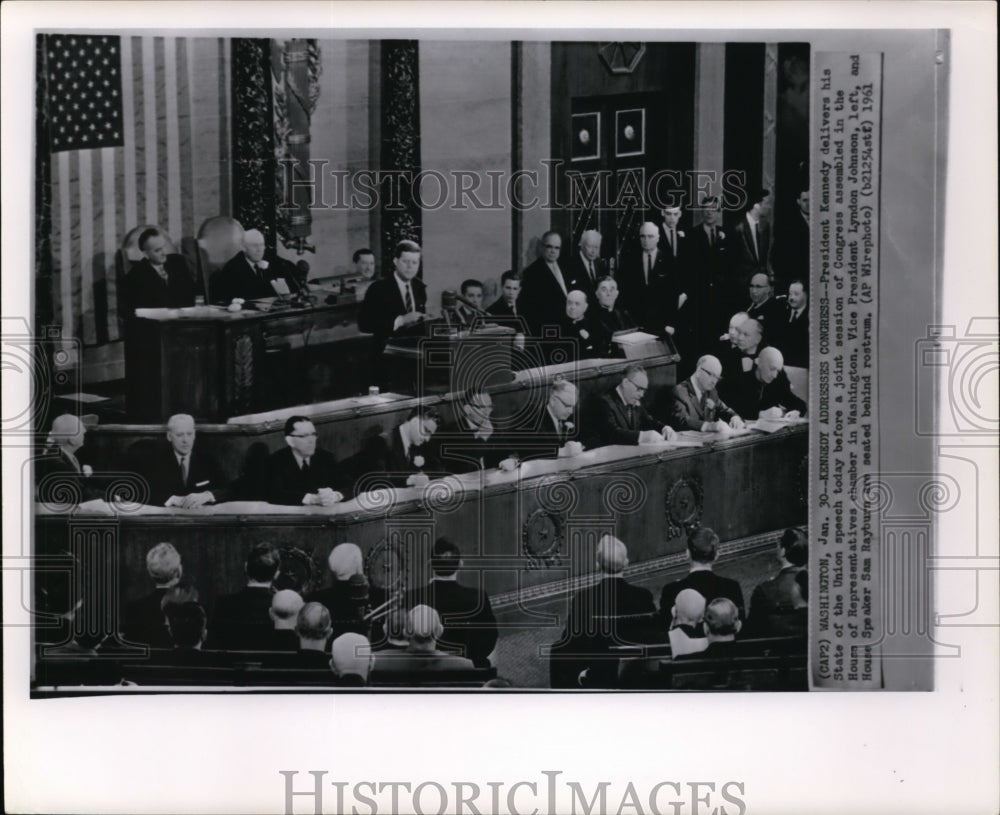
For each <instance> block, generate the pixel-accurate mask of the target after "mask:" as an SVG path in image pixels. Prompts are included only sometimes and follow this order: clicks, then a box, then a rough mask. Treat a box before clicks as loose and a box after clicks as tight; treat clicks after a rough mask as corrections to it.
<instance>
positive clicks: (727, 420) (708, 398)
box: [670, 354, 744, 433]
mask: <svg viewBox="0 0 1000 815" xmlns="http://www.w3.org/2000/svg"><path fill="white" fill-rule="evenodd" d="M721 378H722V363H721V362H719V360H718V359H716V358H715V357H713V356H711V355H710V354H706V355H705V356H703V357H701V358H700V359H699V360H698V362H697V364H696V366H695V370H694V373H693V374H691V376H690V377H689V378H688V379H685V380H684V381H683V382H681V383H680V384H679V385H678V386H677V387H676V388H674V392H673V394H672V396H673V406H672V407H671V410H670V423H671V424H672V425H673V427H674V428H675V429H676V430H699V431H702V432H704V433H725V432H726V431H728V430H730V429H732V430H742V429H743V427H744V424H743V419H741V418H740V417H739V416H738V415H737V414H736V412H735V411H733V409H732V408H730V407H729V405H727V404H726V403H725V402H723V401H722V399H721V398H720V397H719V392H718V390H717V389H716V387H717V385H718V384H719V380H720V379H721Z"/></svg>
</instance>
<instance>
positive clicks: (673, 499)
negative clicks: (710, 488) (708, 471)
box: [664, 478, 704, 538]
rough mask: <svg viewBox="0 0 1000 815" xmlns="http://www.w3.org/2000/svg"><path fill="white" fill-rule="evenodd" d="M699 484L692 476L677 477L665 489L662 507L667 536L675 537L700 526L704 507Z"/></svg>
mask: <svg viewBox="0 0 1000 815" xmlns="http://www.w3.org/2000/svg"><path fill="white" fill-rule="evenodd" d="M702 497H703V494H702V488H701V484H700V483H699V482H698V481H696V480H695V479H693V478H678V479H677V480H676V481H675V482H674V483H673V484H671V485H670V489H668V490H667V497H666V501H665V502H664V507H665V509H666V516H667V537H668V538H676V537H679V536H680V535H681V533H682V532H683V533H688V532H690V531H692V530H693V529H696V528H697V527H699V526H701V515H702V511H703V509H704V503H703V501H702Z"/></svg>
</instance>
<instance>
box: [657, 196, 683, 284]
mask: <svg viewBox="0 0 1000 815" xmlns="http://www.w3.org/2000/svg"><path fill="white" fill-rule="evenodd" d="M660 215H661V216H662V217H663V222H662V224H661V225H660V235H659V237H660V249H661V250H662V251H663V260H664V263H665V264H666V268H667V272H668V273H669V274H674V275H676V276H677V277H678V278H679V279H681V280H685V278H686V277H687V269H688V261H689V257H688V252H689V250H688V240H687V235H685V233H684V231H683V230H681V229H680V228H679V226H680V222H681V215H682V212H681V208H680V207H675V206H669V207H664V208H663V209H662V210H661V211H660Z"/></svg>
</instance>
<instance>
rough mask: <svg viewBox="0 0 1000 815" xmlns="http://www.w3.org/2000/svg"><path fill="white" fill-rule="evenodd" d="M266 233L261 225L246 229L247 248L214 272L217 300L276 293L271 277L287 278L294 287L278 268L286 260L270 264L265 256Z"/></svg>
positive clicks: (252, 297) (212, 293)
mask: <svg viewBox="0 0 1000 815" xmlns="http://www.w3.org/2000/svg"><path fill="white" fill-rule="evenodd" d="M264 248H265V245H264V236H263V235H262V234H261V232H260V231H259V230H257V229H248V230H247V231H246V232H244V233H243V249H242V250H241V251H239V252H237V253H236V254H235V255H233V257H232V258H230V259H229V261H228V262H227V263H226V265H225V266H223V267H222V268H221V269H220V270H219V271H218V272H216V273H215V274H214V275H213V276H212V280H211V295H212V300H213V302H216V303H226V304H227V305H228V304H229V303H230V302H231V301H232V299H233V298H234V297H242V298H243V299H244V300H259V299H261V298H263V297H274V295H275V294H276V292H275V290H274V288H273V287H272V286H271V281H272V280H276V279H281V280H284V281H285V283H286V284H288V286H289V288H290V289H294V285H293V284H292V283H289V281H288V280H287V278H286V277H285V276H284V275H282V274H281V273H280V272H277V271H276V269H278V268H279V267H282V266H284V265H285V264H278V263H274V264H269V263H268V262H267V261H266V260H264Z"/></svg>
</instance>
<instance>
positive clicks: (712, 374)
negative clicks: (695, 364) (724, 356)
mask: <svg viewBox="0 0 1000 815" xmlns="http://www.w3.org/2000/svg"><path fill="white" fill-rule="evenodd" d="M698 370H699V371H701V372H702V373H703V374H705V376H710V377H712V379H722V374H717V373H713V372H712V371H710V370H708V369H707V368H699V369H698Z"/></svg>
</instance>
